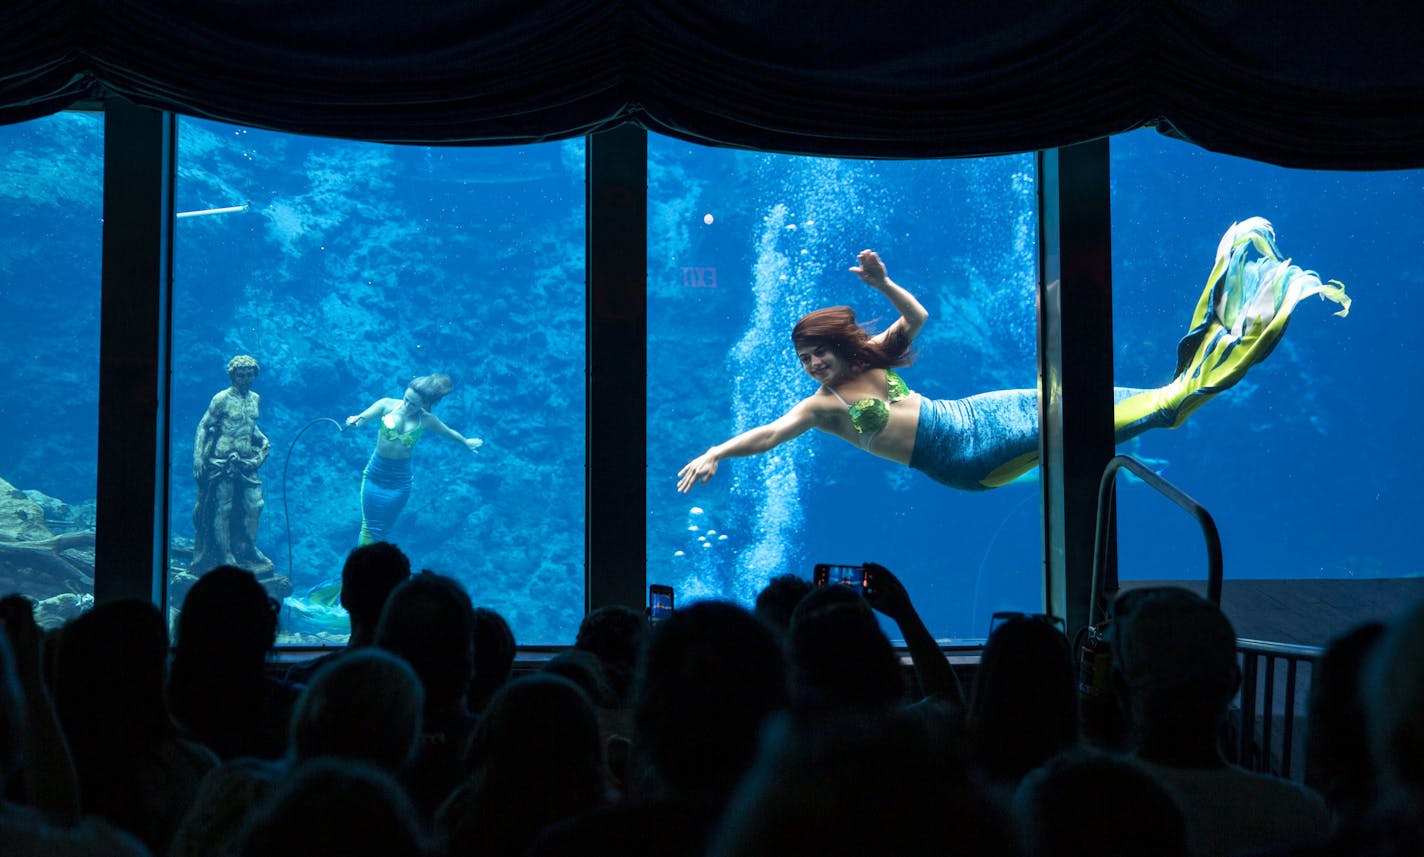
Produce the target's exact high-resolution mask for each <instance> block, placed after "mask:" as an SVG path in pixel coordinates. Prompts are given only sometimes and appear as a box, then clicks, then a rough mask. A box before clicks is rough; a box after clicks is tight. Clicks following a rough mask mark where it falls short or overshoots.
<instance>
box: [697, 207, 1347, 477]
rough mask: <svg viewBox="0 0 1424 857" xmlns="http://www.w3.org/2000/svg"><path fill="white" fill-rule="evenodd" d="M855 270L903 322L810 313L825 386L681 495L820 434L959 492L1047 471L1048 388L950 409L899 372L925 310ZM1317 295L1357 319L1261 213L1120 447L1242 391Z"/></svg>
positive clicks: (813, 362) (876, 269) (1221, 262)
mask: <svg viewBox="0 0 1424 857" xmlns="http://www.w3.org/2000/svg"><path fill="white" fill-rule="evenodd" d="M1253 251H1254V252H1253ZM856 261H857V264H856V265H855V266H853V267H851V268H850V272H851V273H853V274H855V275H856V276H858V277H860V279H861V280H862V281H864V282H865V284H866V285H868V286H870V287H871V288H873V289H875V290H876V291H878V292H880V293H881V294H882V295H884V296H885V298H886V299H887V300H888V301H889V302H890V304H891V305H892V306H893V307H894V308H895V310H896V311H897V312H898V313H899V317H898V318H896V319H895V321H894V322H893V323H891V325H890V326H889V327H888V328H886V329H885V330H884V331H882V332H880V333H878V334H875V335H873V336H872V335H870V334H869V333H868V332H867V331H866V330H865V329H863V328H862V327H861V325H859V324H857V322H856V318H855V312H854V310H852V309H851V308H850V307H847V306H837V307H829V308H826V309H819V310H816V311H814V312H812V313H810V314H808V315H806V316H804V317H802V318H801V320H800V321H798V322H797V323H796V326H795V327H794V328H793V329H792V331H791V340H792V342H793V343H794V345H795V347H796V356H797V359H798V360H799V361H800V363H801V368H802V369H803V370H804V371H805V372H806V374H807V375H809V376H810V377H811V379H812V380H814V381H816V382H817V384H818V385H819V387H818V388H817V389H816V391H815V392H814V393H812V394H811V395H810V396H807V397H806V398H805V399H802V400H801V401H800V402H798V403H796V404H795V405H793V406H792V407H791V409H790V410H788V411H787V412H786V413H785V414H783V415H782V416H781V417H779V418H777V419H775V420H773V421H772V422H770V423H767V424H765V425H761V426H757V427H756V428H753V429H750V430H748V431H745V432H742V433H741V434H739V435H737V436H736V437H733V438H731V439H729V440H726V441H723V442H722V443H719V444H716V445H714V446H712V447H711V448H709V449H708V450H707V451H706V452H704V453H702V454H701V455H699V456H697V457H696V458H694V459H692V460H691V461H689V462H688V463H687V464H686V465H684V466H683V468H682V469H681V470H679V471H678V483H677V488H678V490H679V491H683V492H686V491H689V490H691V489H692V487H693V486H694V485H697V484H698V483H705V482H707V481H708V480H709V479H711V478H712V477H713V476H714V475H716V473H717V466H718V464H719V463H720V462H721V461H722V460H724V459H727V458H738V457H744V456H750V455H757V454H760V453H763V452H766V451H768V450H771V449H774V448H775V447H777V446H779V445H781V444H783V443H785V442H786V441H788V440H791V439H792V438H795V437H799V436H800V435H801V434H803V433H805V432H806V431H807V430H808V429H813V428H814V429H818V430H820V431H823V432H826V433H827V434H830V435H833V436H835V437H838V438H841V439H842V440H844V441H846V442H848V443H851V444H853V445H855V446H857V447H859V448H860V449H862V450H864V451H865V452H869V453H870V454H872V455H876V456H879V457H881V458H885V459H889V460H890V461H894V462H896V463H897V464H903V465H907V466H909V467H912V468H914V469H915V470H919V471H920V472H922V473H924V474H925V475H927V476H929V477H930V478H931V479H934V480H935V481H937V482H940V483H942V484H944V485H947V486H949V487H951V488H959V489H961V490H968V491H974V490H983V489H986V488H996V487H999V486H1001V485H1005V484H1007V483H1009V482H1012V481H1013V480H1014V479H1016V478H1018V477H1019V476H1022V475H1023V474H1025V473H1027V472H1028V471H1029V470H1031V469H1032V468H1033V467H1035V466H1036V465H1037V463H1038V412H1039V402H1038V390H1037V389H1023V390H997V391H993V392H988V393H980V394H977V395H974V396H969V397H968V398H963V399H952V400H950V399H931V398H928V397H925V396H921V395H919V394H918V393H915V392H914V391H913V390H911V389H910V388H909V386H908V385H907V384H906V383H905V381H904V380H903V379H902V378H901V377H900V375H899V374H898V373H897V372H896V371H895V370H896V369H897V368H899V367H903V366H907V365H909V363H910V362H911V356H912V355H911V345H912V344H913V342H914V339H915V336H916V335H917V334H918V333H919V332H920V329H921V328H922V327H923V326H924V324H925V322H926V320H927V319H928V318H929V313H928V312H927V311H926V310H925V308H924V307H923V306H922V305H921V304H920V302H919V301H918V300H917V299H916V298H915V296H914V295H912V294H911V293H910V292H909V291H907V290H906V289H904V288H903V287H901V286H900V285H898V284H897V283H895V282H894V281H893V280H891V279H890V275H889V273H888V271H887V270H886V267H885V263H884V262H883V261H881V259H880V256H879V255H877V254H876V253H875V251H873V250H862V251H861V252H860V253H859V254H858V255H857V257H856ZM1311 295H1320V296H1321V297H1323V298H1325V299H1327V300H1330V301H1333V302H1335V303H1337V304H1339V305H1340V306H1341V309H1340V310H1339V311H1338V312H1337V313H1335V314H1336V315H1339V316H1344V315H1346V314H1347V313H1348V312H1349V309H1350V298H1349V296H1347V295H1346V294H1345V289H1344V286H1343V284H1341V283H1339V282H1338V281H1336V280H1330V281H1328V282H1322V281H1321V280H1320V277H1319V276H1318V275H1317V274H1315V273H1314V272H1313V271H1306V270H1303V269H1301V268H1300V267H1298V266H1296V265H1293V264H1291V263H1290V260H1289V259H1283V258H1282V257H1281V255H1280V251H1279V250H1278V249H1277V247H1276V243H1275V233H1274V231H1273V229H1272V227H1271V224H1270V223H1268V222H1266V220H1264V219H1263V218H1260V217H1253V218H1250V219H1248V220H1246V221H1243V222H1241V223H1236V224H1232V226H1231V229H1229V230H1227V232H1226V234H1225V236H1223V237H1222V239H1221V243H1220V244H1219V245H1218V247H1217V254H1216V264H1215V266H1214V267H1213V269H1212V271H1211V275H1210V276H1209V277H1208V278H1207V283H1206V289H1205V291H1203V293H1202V296H1201V298H1200V300H1199V301H1198V303H1197V307H1196V311H1195V313H1194V314H1193V317H1192V322H1191V326H1190V328H1189V329H1188V331H1187V334H1186V336H1185V337H1184V338H1183V339H1182V341H1181V342H1180V343H1179V345H1178V348H1177V354H1178V362H1177V370H1176V373H1175V377H1173V379H1172V380H1171V381H1170V382H1169V383H1167V384H1166V385H1165V386H1162V387H1158V388H1155V389H1134V388H1125V387H1119V388H1116V389H1115V390H1114V397H1113V398H1114V403H1115V404H1114V409H1113V421H1114V428H1115V434H1116V440H1117V442H1118V443H1121V442H1123V441H1125V440H1127V439H1129V438H1132V437H1135V436H1136V435H1138V434H1140V433H1142V432H1144V431H1146V430H1148V429H1152V428H1176V427H1177V426H1179V425H1181V424H1182V422H1183V421H1184V420H1186V418H1187V416H1188V415H1190V414H1191V413H1192V411H1194V410H1196V409H1197V408H1198V407H1200V406H1201V405H1202V404H1204V403H1205V402H1206V401H1207V400H1208V399H1210V398H1211V397H1212V396H1214V395H1216V394H1217V393H1219V392H1221V391H1222V390H1225V389H1227V388H1229V387H1231V386H1232V385H1234V384H1235V383H1236V382H1238V381H1240V380H1241V378H1242V377H1244V376H1245V374H1246V371H1247V370H1248V369H1249V368H1250V367H1251V366H1253V365H1255V364H1256V363H1258V362H1260V361H1261V360H1263V359H1265V357H1266V355H1268V354H1270V353H1271V349H1273V348H1274V347H1275V345H1276V343H1277V342H1278V341H1280V338H1281V336H1282V335H1283V334H1284V333H1285V329H1286V324H1287V322H1288V321H1289V320H1290V316H1291V313H1292V311H1293V310H1294V309H1295V307H1296V304H1297V303H1299V302H1300V301H1301V300H1303V299H1305V298H1307V297H1309V296H1311Z"/></svg>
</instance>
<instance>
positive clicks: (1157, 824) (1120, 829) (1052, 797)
mask: <svg viewBox="0 0 1424 857" xmlns="http://www.w3.org/2000/svg"><path fill="white" fill-rule="evenodd" d="M1012 806H1013V818H1014V823H1015V827H1016V828H1017V829H1018V832H1019V841H1020V843H1021V846H1022V847H1021V853H1022V855H1023V857H1085V856H1086V855H1094V857H1189V855H1190V853H1191V852H1190V850H1189V846H1188V844H1187V822H1186V818H1185V817H1183V815H1182V810H1181V808H1180V807H1178V806H1177V803H1176V801H1175V800H1174V799H1173V798H1172V796H1171V795H1170V794H1169V793H1168V792H1167V790H1166V788H1164V787H1163V786H1162V784H1161V783H1159V782H1158V781H1157V780H1156V779H1154V778H1153V777H1152V775H1150V774H1148V773H1147V771H1145V770H1143V769H1142V767H1140V766H1139V765H1136V764H1133V763H1132V761H1131V760H1129V759H1127V758H1125V757H1122V756H1118V755H1112V754H1108V753H1104V752H1100V751H1096V750H1086V749H1085V750H1069V751H1066V752H1064V753H1061V754H1059V755H1058V756H1055V757H1054V758H1053V759H1052V760H1050V761H1049V762H1048V763H1047V764H1046V765H1043V766H1042V767H1039V768H1037V769H1035V770H1034V771H1032V772H1031V773H1029V774H1028V776H1026V777H1024V779H1023V782H1022V783H1021V784H1020V785H1019V788H1018V791H1017V793H1016V794H1015V796H1014V799H1013V804H1012ZM1223 857H1225V855H1223Z"/></svg>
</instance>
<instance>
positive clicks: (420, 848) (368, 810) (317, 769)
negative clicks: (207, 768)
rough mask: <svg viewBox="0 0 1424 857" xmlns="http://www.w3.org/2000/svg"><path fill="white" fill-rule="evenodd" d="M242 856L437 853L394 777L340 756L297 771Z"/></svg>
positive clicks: (251, 832) (258, 820) (269, 805)
mask: <svg viewBox="0 0 1424 857" xmlns="http://www.w3.org/2000/svg"><path fill="white" fill-rule="evenodd" d="M237 851H238V853H239V854H241V855H243V857H314V855H319V854H373V855H374V854H379V855H381V857H426V855H429V854H432V853H434V852H433V849H432V847H431V842H430V836H429V833H428V832H427V831H426V829H425V828H424V826H423V825H422V824H421V821H420V816H419V813H418V811H417V810H416V809H415V807H414V805H412V804H411V802H410V798H409V797H407V796H406V794H405V792H404V791H403V790H402V789H401V787H400V784H399V783H397V782H396V780H395V779H394V778H393V777H391V776H390V775H389V774H387V773H385V772H384V771H382V770H380V769H379V768H376V767H374V766H372V765H368V764H365V763H363V762H358V761H356V760H354V759H342V758H337V757H334V756H327V757H323V758H319V759H313V760H311V761H308V762H304V763H302V764H301V765H299V766H297V768H296V769H295V770H294V771H293V772H292V775H291V776H290V777H289V778H287V779H286V780H285V781H284V782H283V783H282V784H281V785H280V786H279V787H278V788H277V789H276V791H275V792H274V793H273V794H272V796H271V798H270V799H269V800H268V801H266V802H265V803H264V804H263V805H262V806H261V807H260V808H259V809H258V810H257V812H256V813H255V814H254V816H253V818H252V820H251V822H250V824H249V825H248V827H247V828H246V830H245V831H244V833H243V834H242V836H241V838H240V841H239V843H238V849H237Z"/></svg>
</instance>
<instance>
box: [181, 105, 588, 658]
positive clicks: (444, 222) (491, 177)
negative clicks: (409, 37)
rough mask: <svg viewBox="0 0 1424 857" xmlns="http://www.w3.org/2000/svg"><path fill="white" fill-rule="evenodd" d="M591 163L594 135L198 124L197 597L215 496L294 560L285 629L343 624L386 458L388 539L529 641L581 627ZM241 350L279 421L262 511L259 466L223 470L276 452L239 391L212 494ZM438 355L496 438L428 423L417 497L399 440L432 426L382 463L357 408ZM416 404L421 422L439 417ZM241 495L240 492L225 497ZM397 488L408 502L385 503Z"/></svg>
mask: <svg viewBox="0 0 1424 857" xmlns="http://www.w3.org/2000/svg"><path fill="white" fill-rule="evenodd" d="M583 162H584V150H583V143H582V141H573V142H566V143H558V144H545V145H539V146H529V147H523V148H499V149H475V148H469V149H456V148H426V147H417V146H411V147H397V146H385V145H375V144H365V143H357V142H349V141H339V140H326V139H317V138H307V137H297V136H291V135H283V134H275V133H269V132H263V131H255V130H248V129H244V128H237V127H232V126H226V125H220V124H216V123H212V122H207V121H199V120H190V119H183V120H181V121H180V123H179V156H178V163H179V167H178V184H177V209H178V221H177V234H176V238H175V254H174V255H175V261H174V266H175V274H174V280H175V286H174V311H173V319H174V335H173V343H174V349H173V350H174V366H173V435H172V450H173V469H172V508H171V520H170V524H171V527H172V533H173V550H172V560H173V562H172V571H173V576H172V587H171V596H172V599H173V602H174V604H175V605H176V604H178V603H181V598H182V594H183V592H185V591H186V587H187V586H189V585H191V581H192V577H191V575H190V574H189V573H188V572H189V564H190V563H191V562H192V561H193V552H194V547H195V545H194V539H195V535H196V534H197V531H198V523H199V522H201V523H202V525H203V526H204V527H205V528H206V527H210V526H211V525H210V524H209V523H208V522H209V521H211V520H213V518H212V517H209V512H208V510H209V509H212V510H214V511H213V513H212V514H213V515H216V516H217V519H218V520H222V521H226V522H227V525H228V527H229V533H230V535H229V537H228V539H227V542H228V545H227V546H228V547H230V548H231V551H232V554H233V555H234V556H235V558H236V559H237V560H238V561H239V563H241V564H246V565H251V566H257V567H259V568H260V567H263V566H265V565H266V563H263V561H262V559H261V558H259V557H257V556H256V555H255V554H253V553H251V552H250V550H249V549H248V548H247V547H246V544H245V541H246V537H245V535H244V534H245V533H246V532H248V531H249V528H251V527H254V526H255V530H256V547H257V549H258V550H259V551H260V552H261V553H262V554H264V555H265V557H266V558H267V559H268V560H269V561H270V568H268V569H267V570H265V571H261V572H260V573H259V577H261V578H263V579H264V581H265V582H266V583H267V585H268V587H269V590H270V591H272V592H273V593H274V594H277V595H279V596H281V597H283V598H284V599H285V607H284V609H283V612H282V618H281V624H282V633H283V642H285V643H300V644H309V643H318V644H320V643H339V642H342V641H343V640H344V639H345V636H346V634H347V631H348V625H347V621H346V614H345V612H344V611H343V610H342V609H341V608H340V606H339V603H338V597H339V583H340V573H341V565H342V562H343V561H344V559H345V557H346V554H347V552H348V551H349V550H350V549H351V548H352V547H354V546H355V545H356V544H357V539H358V534H359V532H360V530H361V527H362V524H363V512H362V503H361V497H362V490H363V471H364V470H366V469H367V466H368V463H369V462H372V461H374V463H375V464H376V465H378V466H377V468H376V469H377V470H378V471H379V472H378V473H376V474H375V475H374V476H370V477H368V478H367V489H368V490H367V500H368V502H367V505H366V508H367V510H368V511H369V512H370V514H369V515H368V517H367V519H366V523H367V524H369V525H371V526H372V527H377V526H378V525H379V524H380V523H381V522H383V521H386V520H387V519H389V520H391V521H393V523H390V524H389V529H388V530H386V531H385V533H386V538H387V539H388V540H389V541H392V542H395V543H396V544H398V545H399V546H400V547H401V549H402V550H404V551H405V552H406V553H407V554H408V555H409V556H410V558H411V563H412V565H413V566H414V567H415V568H417V569H419V568H429V569H431V570H434V571H438V572H440V573H443V574H448V575H451V576H454V577H456V578H458V579H460V580H461V581H463V582H464V583H465V585H466V587H467V588H468V589H469V591H470V593H471V596H472V597H473V599H474V601H475V603H476V604H478V605H484V606H488V607H490V608H493V609H495V610H497V611H499V612H500V613H501V614H502V615H503V616H505V618H507V619H508V620H509V622H510V625H511V626H512V628H513V630H514V632H515V634H516V637H517V638H518V640H519V642H520V643H522V644H536V643H561V642H571V641H572V640H573V636H574V633H575V631H576V630H577V628H578V623H579V621H580V619H581V618H582V616H583V603H584V597H583V556H584V550H583V518H584V514H583V506H584V490H583V474H584V468H583V455H584V436H583V413H584V360H583V353H584V279H585V277H584V202H583V193H584V181H583V178H584V175H583V169H584V163H583ZM239 354H245V355H249V356H251V357H252V358H255V360H256V361H257V362H258V363H259V364H260V367H261V368H260V372H259V374H258V375H257V378H256V381H255V384H254V385H253V387H252V390H253V392H256V393H257V394H258V395H260V397H261V411H260V418H259V419H258V421H257V424H258V426H259V427H260V429H261V431H262V432H264V433H265V435H266V437H267V438H269V439H270V457H269V458H268V459H267V460H266V461H265V463H263V464H262V465H261V466H260V469H258V471H257V473H256V478H257V479H259V480H260V482H261V488H260V491H261V494H262V495H263V500H264V501H265V508H264V509H261V510H260V517H258V518H256V519H255V521H256V522H255V524H254V523H253V520H254V519H253V518H250V517H248V516H247V515H250V514H251V513H250V512H248V513H247V515H245V514H244V512H243V505H244V504H243V499H244V496H246V498H247V503H248V504H249V505H255V504H256V502H257V497H256V495H255V493H253V492H252V491H251V488H250V482H246V481H244V480H243V478H241V477H242V476H243V475H244V473H243V471H244V470H245V469H246V470H250V468H243V467H237V468H236V470H237V471H238V478H236V479H231V478H229V479H228V481H227V482H226V487H224V484H223V483H224V477H230V474H231V469H229V470H227V471H226V472H225V471H224V468H223V467H222V466H221V464H222V461H223V459H224V458H225V456H224V455H223V451H224V450H226V451H228V452H231V451H233V450H234V449H236V451H237V452H238V453H239V458H242V457H244V456H246V457H249V458H251V457H253V455H252V454H249V453H247V452H246V451H244V450H243V449H242V447H243V445H244V444H247V443H249V442H252V438H253V435H252V434H251V432H250V426H248V425H245V424H244V418H243V417H242V415H241V411H242V409H241V408H238V407H236V406H234V409H233V414H232V416H231V417H229V421H230V423H231V425H230V426H229V428H228V429H227V431H228V432H229V433H230V434H231V436H232V437H234V438H235V440H234V441H233V447H231V448H230V447H227V446H221V447H220V448H214V449H209V450H208V454H207V455H206V456H201V457H205V458H208V459H210V461H209V463H208V465H207V466H206V470H207V471H208V472H207V473H205V475H204V477H203V479H204V484H205V485H211V486H213V487H212V488H211V489H210V492H208V491H205V492H203V498H202V503H203V504H204V505H203V506H202V507H201V508H196V507H197V506H198V501H199V493H200V492H199V490H198V483H197V481H196V479H195V475H194V468H193V464H194V462H193V458H194V450H195V447H196V444H197V440H196V438H197V437H198V427H199V424H200V419H201V418H203V416H204V414H205V412H206V409H208V408H209V406H210V403H211V402H212V401H213V399H214V396H215V394H219V393H220V391H224V390H226V389H228V377H227V375H226V373H225V368H226V366H227V365H228V361H229V360H230V359H232V358H233V357H234V356H235V355H239ZM433 373H440V374H443V375H446V376H448V377H449V379H450V380H451V382H452V385H453V386H452V388H451V390H450V392H449V394H448V395H447V396H445V397H444V399H443V400H441V401H439V404H438V405H436V406H434V407H433V409H432V410H431V411H430V412H431V413H433V414H434V415H435V416H437V417H438V418H439V419H440V420H443V421H444V423H445V424H446V425H448V426H449V428H450V429H451V430H452V431H453V432H455V433H459V434H461V435H463V436H465V437H467V438H480V439H482V440H483V441H484V445H483V447H482V448H480V449H479V451H478V452H477V453H474V454H472V453H471V452H470V451H469V449H467V448H466V445H465V444H463V443H460V442H458V441H457V439H456V438H455V437H453V436H449V437H447V436H442V435H443V432H441V431H439V430H438V426H432V425H431V424H430V423H429V422H428V421H427V422H426V426H427V430H426V431H425V432H424V435H423V437H420V438H419V441H420V442H419V444H418V445H410V446H406V448H407V449H409V450H411V452H410V455H409V458H408V459H406V460H408V461H409V462H410V465H409V467H410V470H411V471H413V480H414V485H413V488H412V489H411V490H410V491H409V492H408V498H409V499H408V503H407V504H406V505H405V506H404V507H403V509H399V510H398V509H397V507H398V506H399V503H400V498H401V497H402V495H404V494H406V493H407V492H405V491H404V490H403V488H402V487H401V483H402V480H403V479H404V476H403V475H402V473H401V471H402V470H403V469H404V468H405V467H406V464H405V461H402V460H401V459H402V457H403V456H402V453H403V452H404V450H401V449H399V448H398V447H400V446H403V445H406V444H413V443H414V440H415V439H417V438H416V437H415V436H414V435H411V434H405V436H404V441H403V442H402V441H401V440H391V441H389V442H388V443H385V444H383V447H382V449H383V454H382V455H381V456H380V458H379V459H374V460H373V459H372V455H373V450H374V449H375V448H376V445H377V427H378V421H377V420H375V419H372V420H371V421H369V422H368V423H367V424H364V425H362V426H360V427H358V428H353V429H351V430H350V431H343V428H345V422H346V419H347V417H349V416H353V415H356V414H360V413H362V411H363V410H364V409H366V408H367V407H368V406H372V404H373V403H377V407H376V410H377V411H380V412H384V411H385V410H387V409H389V408H393V407H395V401H394V400H400V399H402V398H403V396H404V394H405V391H406V388H407V384H408V383H409V382H410V381H411V380H412V379H414V378H416V377H417V376H423V375H427V374H433ZM383 399H384V400H388V401H386V402H385V403H384V404H382V403H381V400H383ZM412 413H413V411H403V412H402V414H403V416H402V417H401V421H402V422H401V425H398V426H396V429H397V430H398V431H401V432H403V431H404V430H405V429H407V428H412V429H413V428H414V427H415V425H416V422H415V418H414V417H411V416H410V415H411V414H412ZM408 417H409V419H407V418H408ZM219 436H221V433H219ZM218 443H222V441H218ZM391 450H395V452H394V454H390V455H387V454H384V453H387V452H390V451H391ZM212 459H216V461H213V460H212ZM373 486H374V488H375V489H376V490H372V488H373ZM229 496H231V497H235V498H236V500H235V501H234V502H233V503H231V504H229V505H228V508H232V509H235V510H234V511H231V512H229V513H227V514H223V513H222V510H223V508H224V504H225V503H228V499H227V498H228V497H229ZM378 499H384V500H385V501H388V502H386V503H384V504H379V505H381V506H382V507H381V508H380V509H377V508H376V505H378V504H375V500H378ZM207 532H209V530H208V529H205V530H204V533H207ZM201 541H203V542H204V544H203V545H201V546H199V549H200V550H202V551H205V552H206V551H207V549H208V547H209V546H211V548H212V551H211V552H210V553H205V556H210V557H213V558H215V559H222V558H224V557H225V556H226V554H225V553H224V551H223V545H222V544H221V543H220V542H221V537H219V536H217V535H214V536H213V537H211V538H208V537H207V536H206V535H205V536H204V539H202V540H201ZM207 561H208V562H212V561H213V559H209V560H207Z"/></svg>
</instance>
